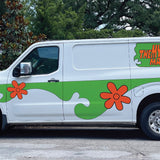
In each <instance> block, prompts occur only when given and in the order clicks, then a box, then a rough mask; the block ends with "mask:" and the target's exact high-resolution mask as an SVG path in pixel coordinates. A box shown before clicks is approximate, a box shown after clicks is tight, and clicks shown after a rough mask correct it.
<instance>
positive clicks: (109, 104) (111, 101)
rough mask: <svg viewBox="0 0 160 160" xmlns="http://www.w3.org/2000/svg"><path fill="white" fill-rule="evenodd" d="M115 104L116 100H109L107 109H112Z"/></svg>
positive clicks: (106, 104) (106, 103)
mask: <svg viewBox="0 0 160 160" xmlns="http://www.w3.org/2000/svg"><path fill="white" fill-rule="evenodd" d="M113 104H114V100H113V99H109V100H107V101H106V102H105V104H104V105H105V107H106V108H107V109H110V108H111V107H112V106H113Z"/></svg>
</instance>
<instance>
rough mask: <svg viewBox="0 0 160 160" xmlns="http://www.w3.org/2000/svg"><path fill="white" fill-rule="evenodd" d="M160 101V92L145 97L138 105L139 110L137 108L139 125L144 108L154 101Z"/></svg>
mask: <svg viewBox="0 0 160 160" xmlns="http://www.w3.org/2000/svg"><path fill="white" fill-rule="evenodd" d="M158 101H159V102H160V93H156V94H151V95H149V96H147V97H145V98H144V99H143V100H142V101H141V103H140V104H139V106H138V110H137V125H138V126H139V120H140V115H141V113H142V111H143V109H144V108H145V107H146V106H147V105H148V104H151V103H153V102H158Z"/></svg>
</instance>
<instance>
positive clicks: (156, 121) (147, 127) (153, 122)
mask: <svg viewBox="0 0 160 160" xmlns="http://www.w3.org/2000/svg"><path fill="white" fill-rule="evenodd" d="M140 127H141V129H142V131H143V132H144V133H145V134H146V135H147V136H148V137H149V138H151V139H154V140H160V102H156V103H151V104H149V105H148V106H146V107H145V108H144V110H143V111H142V113H141V117H140Z"/></svg>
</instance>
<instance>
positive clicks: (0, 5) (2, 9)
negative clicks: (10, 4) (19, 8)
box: [0, 0, 6, 19]
mask: <svg viewBox="0 0 160 160" xmlns="http://www.w3.org/2000/svg"><path fill="white" fill-rule="evenodd" d="M5 9H6V8H5V0H1V1H0V19H1V17H2V15H3V14H4V13H5Z"/></svg>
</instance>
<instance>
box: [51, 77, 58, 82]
mask: <svg viewBox="0 0 160 160" xmlns="http://www.w3.org/2000/svg"><path fill="white" fill-rule="evenodd" d="M48 82H59V80H58V79H54V78H53V79H50V80H48Z"/></svg>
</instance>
